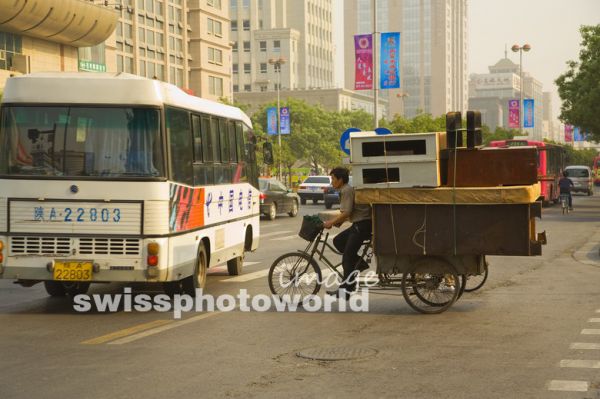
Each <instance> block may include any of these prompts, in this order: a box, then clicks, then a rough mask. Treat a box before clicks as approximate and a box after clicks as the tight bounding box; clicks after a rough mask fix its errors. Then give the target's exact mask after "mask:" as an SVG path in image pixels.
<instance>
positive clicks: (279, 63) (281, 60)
mask: <svg viewBox="0 0 600 399" xmlns="http://www.w3.org/2000/svg"><path fill="white" fill-rule="evenodd" d="M285 62H286V60H285V58H283V57H279V58H269V64H271V65H273V66H274V67H275V73H276V74H277V143H278V144H279V162H278V164H279V165H278V172H277V177H278V179H279V181H281V113H280V110H279V105H280V103H279V101H280V99H279V91H280V90H281V66H282V65H283V64H285Z"/></svg>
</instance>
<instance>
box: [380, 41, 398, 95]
mask: <svg viewBox="0 0 600 399" xmlns="http://www.w3.org/2000/svg"><path fill="white" fill-rule="evenodd" d="M399 60H400V32H388V33H382V34H381V69H380V71H381V88H382V89H399V88H400V67H399Z"/></svg>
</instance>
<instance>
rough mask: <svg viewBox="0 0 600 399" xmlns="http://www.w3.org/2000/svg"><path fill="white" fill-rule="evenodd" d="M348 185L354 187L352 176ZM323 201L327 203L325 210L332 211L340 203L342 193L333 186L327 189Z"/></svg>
mask: <svg viewBox="0 0 600 399" xmlns="http://www.w3.org/2000/svg"><path fill="white" fill-rule="evenodd" d="M348 184H350V185H352V176H350V177H349V179H348ZM323 201H324V202H325V208H327V209H331V207H332V206H333V205H335V204H339V203H340V192H339V190H336V189H335V188H333V186H329V187H327V190H326V191H325V194H324V195H323Z"/></svg>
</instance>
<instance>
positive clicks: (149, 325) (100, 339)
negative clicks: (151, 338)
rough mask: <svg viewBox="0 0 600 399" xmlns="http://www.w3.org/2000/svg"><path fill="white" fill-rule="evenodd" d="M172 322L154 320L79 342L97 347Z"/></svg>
mask: <svg viewBox="0 0 600 399" xmlns="http://www.w3.org/2000/svg"><path fill="white" fill-rule="evenodd" d="M172 322H173V320H154V321H151V322H149V323H144V324H138V325H136V326H133V327H129V328H125V329H123V330H119V331H115V332H113V333H110V334H106V335H102V336H100V337H96V338H92V339H88V340H86V341H83V342H81V343H82V344H83V345H98V344H103V343H105V342H108V341H112V340H114V339H118V338H122V337H126V336H128V335H131V334H135V333H139V332H140V331H144V330H149V329H152V328H156V327H159V326H164V325H165V324H169V323H172Z"/></svg>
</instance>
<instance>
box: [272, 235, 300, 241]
mask: <svg viewBox="0 0 600 399" xmlns="http://www.w3.org/2000/svg"><path fill="white" fill-rule="evenodd" d="M294 238H299V237H298V234H294V235H291V236H285V237H278V238H272V239H271V241H288V240H292V239H294Z"/></svg>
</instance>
